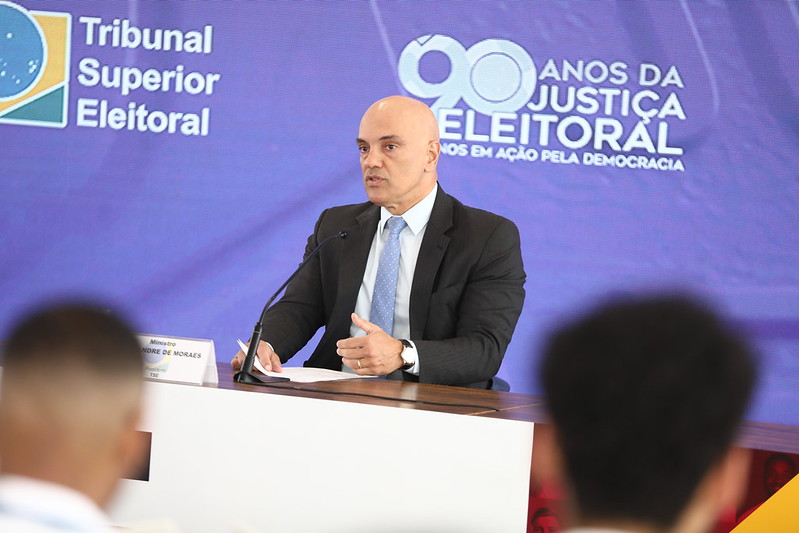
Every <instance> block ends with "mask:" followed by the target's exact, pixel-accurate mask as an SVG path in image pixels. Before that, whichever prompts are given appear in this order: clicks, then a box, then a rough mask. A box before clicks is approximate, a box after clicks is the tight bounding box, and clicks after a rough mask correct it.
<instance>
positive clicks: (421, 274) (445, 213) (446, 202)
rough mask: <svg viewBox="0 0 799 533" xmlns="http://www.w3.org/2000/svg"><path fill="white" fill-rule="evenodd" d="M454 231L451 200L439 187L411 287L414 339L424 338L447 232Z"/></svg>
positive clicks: (447, 240) (412, 332) (447, 238)
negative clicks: (431, 297)
mask: <svg viewBox="0 0 799 533" xmlns="http://www.w3.org/2000/svg"><path fill="white" fill-rule="evenodd" d="M451 227H452V199H451V198H450V197H449V195H447V194H446V193H445V192H444V189H442V188H441V185H439V186H438V192H437V193H436V201H435V203H434V204H433V211H432V212H431V213H430V221H429V222H428V223H427V229H426V230H425V232H424V239H423V240H422V247H421V249H420V250H419V258H418V259H417V260H416V270H414V275H413V284H412V285H411V301H410V312H409V314H410V322H411V338H412V339H414V338H415V339H419V338H422V336H423V334H424V329H425V325H426V318H427V311H428V309H429V308H430V295H431V294H432V293H433V282H434V281H435V279H436V277H437V275H438V270H439V268H440V266H441V260H442V259H443V258H444V254H445V253H446V251H447V247H448V246H449V241H450V238H449V237H448V236H447V235H446V232H447V231H448V230H449V229H450V228H451Z"/></svg>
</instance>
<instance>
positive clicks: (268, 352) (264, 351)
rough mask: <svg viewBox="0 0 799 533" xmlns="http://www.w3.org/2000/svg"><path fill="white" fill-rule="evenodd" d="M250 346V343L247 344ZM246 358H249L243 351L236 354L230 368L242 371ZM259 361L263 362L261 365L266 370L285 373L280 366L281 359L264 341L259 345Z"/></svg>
mask: <svg viewBox="0 0 799 533" xmlns="http://www.w3.org/2000/svg"><path fill="white" fill-rule="evenodd" d="M249 345H250V343H247V346H249ZM245 357H247V354H246V353H244V352H243V351H241V350H239V351H238V352H236V355H234V356H233V359H232V360H231V361H230V366H232V367H233V370H241V365H242V364H244V358H245ZM258 359H260V360H261V364H262V365H264V368H265V369H266V370H268V371H270V372H282V371H283V367H282V366H280V357H278V356H277V354H276V353H275V351H274V350H272V348H271V347H270V346H269V344H267V343H266V342H264V341H261V342H260V344H258Z"/></svg>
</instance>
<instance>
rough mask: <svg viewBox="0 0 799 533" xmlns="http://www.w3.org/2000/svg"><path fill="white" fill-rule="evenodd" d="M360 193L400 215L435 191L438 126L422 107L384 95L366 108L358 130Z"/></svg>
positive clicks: (416, 102) (427, 109)
mask: <svg viewBox="0 0 799 533" xmlns="http://www.w3.org/2000/svg"><path fill="white" fill-rule="evenodd" d="M357 143H358V149H359V151H360V154H361V170H362V171H363V179H364V187H365V188H366V194H367V196H368V197H369V200H371V201H372V202H373V203H375V204H377V205H380V206H383V207H385V208H386V209H388V210H389V211H390V212H391V213H392V214H395V215H401V214H403V213H404V212H405V211H407V210H408V209H410V208H411V207H413V206H414V205H416V204H417V203H418V202H419V201H420V200H421V199H422V198H424V197H425V196H426V195H427V194H428V193H429V192H430V191H431V190H432V189H433V187H434V186H435V183H436V181H437V179H438V173H437V165H438V158H439V155H440V153H441V145H440V143H439V136H438V123H437V122H436V117H435V115H433V112H432V111H431V110H430V108H429V107H427V106H426V105H425V104H424V103H422V102H420V101H418V100H414V99H413V98H408V97H407V96H389V97H387V98H383V99H381V100H378V101H377V102H375V103H374V104H372V105H371V106H370V107H369V109H367V110H366V112H365V113H364V115H363V118H362V119H361V124H360V128H359V130H358V138H357Z"/></svg>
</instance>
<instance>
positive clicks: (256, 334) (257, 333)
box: [233, 229, 348, 385]
mask: <svg viewBox="0 0 799 533" xmlns="http://www.w3.org/2000/svg"><path fill="white" fill-rule="evenodd" d="M347 235H348V229H343V230H341V231H339V232H338V233H336V234H335V235H331V236H330V237H328V238H326V239H324V240H323V241H322V242H320V243H319V244H318V245H317V246H316V248H314V249H313V251H312V252H311V253H310V254H308V257H306V258H305V259H304V260H303V261H302V263H300V266H298V267H297V270H295V271H294V273H293V274H292V275H291V276H289V279H287V280H286V281H285V282H284V283H283V285H281V286H280V288H279V289H278V290H277V291H275V294H273V295H272V297H271V298H269V300H268V301H267V302H266V305H265V306H264V310H263V311H261V317H260V318H259V319H258V322H257V323H256V324H255V328H253V330H252V337H250V347H249V349H248V350H247V357H245V358H244V362H243V363H242V364H241V370H239V371H238V372H236V373H235V374H234V375H233V381H235V382H236V383H247V384H250V385H263V384H265V383H272V382H275V381H290V380H289V378H286V377H276V376H266V375H261V376H257V375H255V374H253V373H252V366H253V364H254V363H255V358H256V357H258V345H259V344H260V343H261V335H262V334H263V328H264V319H265V318H266V311H267V310H268V309H269V306H270V305H272V302H274V301H275V298H277V297H278V295H279V294H280V293H281V292H283V289H285V288H286V286H287V285H288V284H289V283H291V280H293V279H294V277H295V276H296V275H297V274H299V273H300V272H301V271H302V269H303V268H305V265H307V264H308V263H309V262H310V261H311V259H313V258H314V257H315V256H316V255H317V254H318V253H319V251H320V250H321V249H322V248H324V246H325V245H326V244H327V243H329V242H330V241H334V240H336V239H346V238H347Z"/></svg>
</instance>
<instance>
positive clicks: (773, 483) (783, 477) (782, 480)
mask: <svg viewBox="0 0 799 533" xmlns="http://www.w3.org/2000/svg"><path fill="white" fill-rule="evenodd" d="M795 474H796V472H794V470H793V468H792V467H791V465H790V464H789V463H788V462H787V461H784V460H782V459H777V460H775V461H772V462H771V463H770V464H769V465H768V468H767V469H766V471H765V476H764V477H765V481H766V491H767V492H768V494H769V495H772V494H774V493H775V492H777V491H778V490H780V489H781V488H782V487H783V486H784V485H785V484H786V483H788V482H789V481H790V480H791V479H792V478H793V476H794V475H795Z"/></svg>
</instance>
